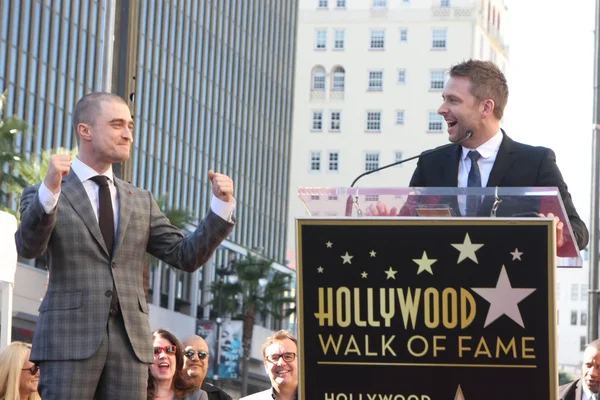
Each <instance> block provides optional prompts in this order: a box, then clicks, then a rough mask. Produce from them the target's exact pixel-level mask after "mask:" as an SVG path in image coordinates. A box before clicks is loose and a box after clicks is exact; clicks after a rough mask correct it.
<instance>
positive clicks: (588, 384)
mask: <svg viewBox="0 0 600 400" xmlns="http://www.w3.org/2000/svg"><path fill="white" fill-rule="evenodd" d="M598 368H600V339H596V340H594V341H593V342H591V343H590V344H588V345H587V346H586V348H585V351H584V352H583V364H582V365H581V379H577V380H576V381H574V382H571V383H567V384H565V385H561V387H560V388H559V389H558V396H559V399H560V400H597V399H598V389H599V388H600V372H599V371H598Z"/></svg>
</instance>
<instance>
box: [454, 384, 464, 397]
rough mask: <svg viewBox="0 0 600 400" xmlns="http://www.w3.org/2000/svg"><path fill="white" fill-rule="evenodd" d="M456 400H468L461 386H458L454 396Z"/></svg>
mask: <svg viewBox="0 0 600 400" xmlns="http://www.w3.org/2000/svg"><path fill="white" fill-rule="evenodd" d="M454 400H466V399H465V395H464V394H463V392H462V389H461V388H460V385H458V389H456V395H455V396H454Z"/></svg>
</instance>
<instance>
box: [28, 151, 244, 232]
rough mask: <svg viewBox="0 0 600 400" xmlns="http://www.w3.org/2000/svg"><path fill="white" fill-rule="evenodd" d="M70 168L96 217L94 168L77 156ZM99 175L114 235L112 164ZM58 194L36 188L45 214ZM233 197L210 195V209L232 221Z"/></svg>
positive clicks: (116, 205) (116, 212) (115, 211)
mask: <svg viewBox="0 0 600 400" xmlns="http://www.w3.org/2000/svg"><path fill="white" fill-rule="evenodd" d="M71 169H72V170H73V172H74V173H75V174H76V175H77V177H78V178H79V180H80V181H81V183H82V185H83V187H84V188H85V191H86V193H87V195H88V197H89V199H90V202H91V203H92V208H93V209H94V214H95V215H96V219H98V208H99V203H98V202H99V198H98V190H99V186H98V185H97V184H96V183H95V182H94V181H92V180H90V178H92V177H94V176H96V175H99V174H98V173H97V172H96V171H95V170H94V169H92V168H91V167H89V166H88V165H86V164H84V163H83V162H82V161H81V160H79V158H77V157H75V158H73V162H72V163H71ZM100 175H105V176H106V177H107V178H108V187H109V189H110V197H111V200H112V205H113V216H114V222H115V237H116V235H117V232H118V225H119V196H118V195H117V188H116V186H115V182H114V180H113V179H114V178H113V171H112V166H110V167H109V168H108V170H106V171H104V173H102V174H100ZM59 196H60V191H59V192H58V193H56V194H53V193H52V192H51V191H50V189H48V187H46V185H45V184H44V182H42V184H41V185H40V188H39V190H38V197H39V199H40V203H41V204H42V207H43V208H44V211H45V212H46V214H51V213H53V212H54V209H55V208H56V205H57V204H58V198H59ZM235 204H236V203H235V199H234V200H233V202H232V203H228V202H225V201H223V200H221V199H219V198H217V197H216V196H215V195H214V194H213V196H212V199H211V202H210V208H211V209H212V211H213V212H214V213H215V214H217V215H218V216H219V217H221V218H223V219H224V220H225V221H228V222H231V223H233V212H234V211H235Z"/></svg>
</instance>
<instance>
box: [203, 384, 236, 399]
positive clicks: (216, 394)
mask: <svg viewBox="0 0 600 400" xmlns="http://www.w3.org/2000/svg"><path fill="white" fill-rule="evenodd" d="M201 389H202V390H204V391H205V392H206V393H208V400H231V396H230V395H228V394H227V393H225V392H224V391H223V390H221V389H220V388H218V387H216V386H215V385H211V384H210V383H208V382H203V383H202V387H201Z"/></svg>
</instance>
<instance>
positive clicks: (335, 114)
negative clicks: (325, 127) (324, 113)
mask: <svg viewBox="0 0 600 400" xmlns="http://www.w3.org/2000/svg"><path fill="white" fill-rule="evenodd" d="M330 120H331V124H330V125H329V131H330V132H339V131H340V129H341V128H342V113H341V112H340V111H332V112H331V118H330Z"/></svg>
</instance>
